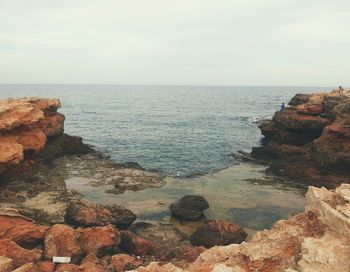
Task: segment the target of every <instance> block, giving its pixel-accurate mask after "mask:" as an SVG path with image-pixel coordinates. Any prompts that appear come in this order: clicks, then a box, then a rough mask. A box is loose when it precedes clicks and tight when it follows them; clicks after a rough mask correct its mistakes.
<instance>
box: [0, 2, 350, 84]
mask: <svg viewBox="0 0 350 272" xmlns="http://www.w3.org/2000/svg"><path fill="white" fill-rule="evenodd" d="M0 83H96V84H101V83H105V84H114V83H115V84H177V85H292V86H337V85H339V84H342V85H347V86H350V1H349V0H332V1H329V0H325V1H323V0H210V1H209V0H198V1H197V0H138V1H136V0H123V1H119V0H59V1H54V0H0Z"/></svg>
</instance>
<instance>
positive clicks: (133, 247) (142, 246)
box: [120, 230, 166, 258]
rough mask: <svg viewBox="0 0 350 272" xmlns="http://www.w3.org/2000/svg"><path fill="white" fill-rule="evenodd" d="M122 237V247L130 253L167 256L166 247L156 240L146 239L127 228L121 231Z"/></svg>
mask: <svg viewBox="0 0 350 272" xmlns="http://www.w3.org/2000/svg"><path fill="white" fill-rule="evenodd" d="M121 237H122V240H121V243H120V248H121V249H122V250H124V251H125V252H127V253H128V254H133V255H137V256H156V257H159V258H162V257H164V258H165V256H164V255H166V253H165V248H163V247H162V246H161V245H160V244H158V243H156V242H153V241H150V240H147V239H144V238H142V237H140V236H137V235H136V234H134V233H132V232H130V231H127V230H122V231H121Z"/></svg>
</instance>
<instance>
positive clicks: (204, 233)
mask: <svg viewBox="0 0 350 272" xmlns="http://www.w3.org/2000/svg"><path fill="white" fill-rule="evenodd" d="M247 235H248V234H247V233H246V232H245V230H244V229H242V228H241V227H240V226H238V225H236V224H234V223H231V222H228V221H221V220H215V221H211V222H209V223H206V224H204V225H203V226H201V227H199V228H198V229H197V230H196V232H194V233H193V234H192V235H191V236H190V241H191V243H192V245H194V246H205V247H206V248H210V247H213V246H225V245H229V244H240V243H242V242H243V241H244V240H245V238H246V237H247Z"/></svg>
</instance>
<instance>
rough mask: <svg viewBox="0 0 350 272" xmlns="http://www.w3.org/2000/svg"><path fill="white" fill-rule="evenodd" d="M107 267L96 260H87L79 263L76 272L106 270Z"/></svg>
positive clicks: (103, 271)
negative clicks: (95, 261)
mask: <svg viewBox="0 0 350 272" xmlns="http://www.w3.org/2000/svg"><path fill="white" fill-rule="evenodd" d="M105 271H106V269H105V268H104V267H103V266H102V265H100V264H97V263H94V262H86V263H84V264H82V265H79V266H78V267H77V268H76V269H75V270H74V272H105Z"/></svg>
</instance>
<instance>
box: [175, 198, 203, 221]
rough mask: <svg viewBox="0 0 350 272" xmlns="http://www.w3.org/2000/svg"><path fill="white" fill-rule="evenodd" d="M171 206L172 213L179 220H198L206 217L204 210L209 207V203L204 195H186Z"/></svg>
mask: <svg viewBox="0 0 350 272" xmlns="http://www.w3.org/2000/svg"><path fill="white" fill-rule="evenodd" d="M169 208H170V210H171V214H172V215H173V216H175V217H176V218H178V219H179V220H184V221H197V220H200V219H201V218H203V217H204V214H203V211H204V210H206V209H208V208H209V203H208V201H207V200H206V199H205V198H204V197H202V196H197V195H186V196H184V197H182V198H181V199H180V200H179V202H178V203H174V204H171V205H170V207H169Z"/></svg>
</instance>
